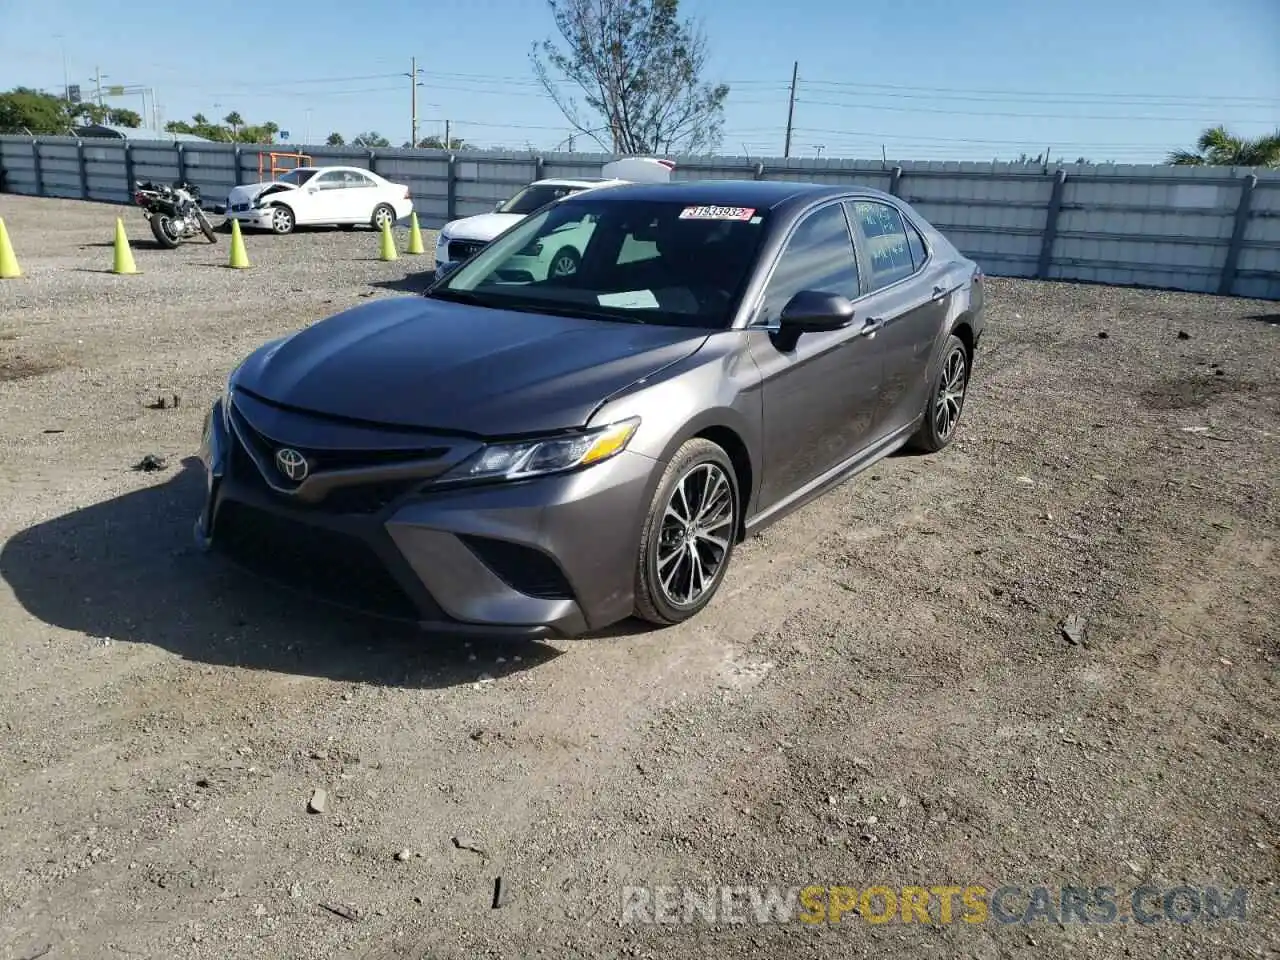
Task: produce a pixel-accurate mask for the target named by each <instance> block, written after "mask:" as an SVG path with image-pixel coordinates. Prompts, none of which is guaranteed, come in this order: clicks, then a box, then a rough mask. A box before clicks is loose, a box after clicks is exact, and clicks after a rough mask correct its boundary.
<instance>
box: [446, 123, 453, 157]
mask: <svg viewBox="0 0 1280 960" xmlns="http://www.w3.org/2000/svg"><path fill="white" fill-rule="evenodd" d="M444 148H445V149H446V150H452V149H453V138H452V137H451V136H449V121H448V120H446V121H445V122H444Z"/></svg>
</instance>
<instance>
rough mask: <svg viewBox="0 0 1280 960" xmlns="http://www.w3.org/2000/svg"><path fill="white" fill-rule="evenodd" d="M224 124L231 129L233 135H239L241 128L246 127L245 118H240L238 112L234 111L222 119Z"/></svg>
mask: <svg viewBox="0 0 1280 960" xmlns="http://www.w3.org/2000/svg"><path fill="white" fill-rule="evenodd" d="M222 122H223V123H225V124H226V125H227V126H229V127H230V128H231V133H232V134H233V135H239V133H240V128H241V127H243V126H244V117H242V116H240V114H239V112H238V111H235V110H232V111H231V112H230V113H228V114H227V115H226V116H225V117H223V118H222Z"/></svg>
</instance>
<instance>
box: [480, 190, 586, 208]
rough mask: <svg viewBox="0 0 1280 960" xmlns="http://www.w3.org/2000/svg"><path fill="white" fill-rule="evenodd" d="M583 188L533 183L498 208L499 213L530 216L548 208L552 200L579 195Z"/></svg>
mask: <svg viewBox="0 0 1280 960" xmlns="http://www.w3.org/2000/svg"><path fill="white" fill-rule="evenodd" d="M582 189H583V188H582V187H566V186H556V185H555V184H549V183H544V184H536V183H532V184H530V185H529V186H527V187H525V188H524V189H523V190H521V191H520V192H519V193H517V194H516V195H515V196H514V197H512V198H511V199H510V200H508V201H507V202H506V203H504V204H503V205H502V206H500V207H499V208H498V213H520V214H529V213H533V211H535V210H537V209H538V208H539V207H542V206H546V205H547V204H548V203H550V202H551V201H552V200H559V199H560V198H561V197H567V196H569V194H571V193H578V192H579V191H581V190H582Z"/></svg>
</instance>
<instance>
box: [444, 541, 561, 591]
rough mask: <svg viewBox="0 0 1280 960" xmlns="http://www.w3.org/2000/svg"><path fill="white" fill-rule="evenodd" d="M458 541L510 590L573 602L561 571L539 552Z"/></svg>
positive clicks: (502, 544) (501, 544)
mask: <svg viewBox="0 0 1280 960" xmlns="http://www.w3.org/2000/svg"><path fill="white" fill-rule="evenodd" d="M459 539H461V540H462V542H463V543H465V544H466V545H467V546H468V547H469V548H470V549H471V552H472V553H474V554H475V555H476V556H477V557H479V558H480V561H481V563H483V564H484V565H485V566H486V567H488V568H489V569H490V570H492V571H493V572H494V573H495V574H497V576H498V579H500V580H501V581H502V582H503V583H505V584H506V585H507V586H508V587H510V588H511V589H512V590H518V591H519V592H520V593H523V594H525V595H526V596H530V597H538V598H539V599H542V600H572V599H573V588H572V587H570V586H569V581H568V580H567V579H566V578H565V575H564V571H562V570H561V569H560V565H559V564H558V563H556V562H555V561H554V560H552V559H551V557H549V556H548V555H547V554H545V553H543V552H542V551H541V550H535V549H534V548H532V547H525V546H521V545H520V544H518V543H512V542H511V541H509V540H494V539H492V538H490V537H477V536H472V535H463V536H461V537H460V538H459Z"/></svg>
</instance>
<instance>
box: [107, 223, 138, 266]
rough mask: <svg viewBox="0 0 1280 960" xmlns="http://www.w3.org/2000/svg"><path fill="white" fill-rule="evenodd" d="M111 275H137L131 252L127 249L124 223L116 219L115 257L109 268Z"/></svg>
mask: <svg viewBox="0 0 1280 960" xmlns="http://www.w3.org/2000/svg"><path fill="white" fill-rule="evenodd" d="M111 272H112V273H137V272H138V266H137V264H135V263H134V262H133V251H132V250H130V249H129V238H128V237H127V236H125V233H124V221H123V220H121V219H120V218H119V217H116V255H115V262H114V263H113V264H112V266H111Z"/></svg>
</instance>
